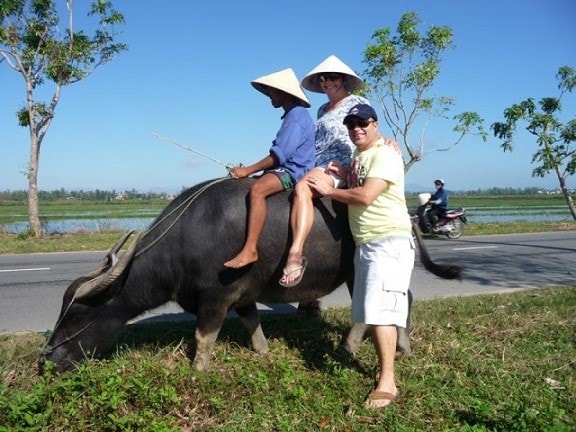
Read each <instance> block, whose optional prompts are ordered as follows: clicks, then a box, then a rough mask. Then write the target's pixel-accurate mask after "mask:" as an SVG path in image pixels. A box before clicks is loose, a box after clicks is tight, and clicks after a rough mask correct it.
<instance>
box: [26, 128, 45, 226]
mask: <svg viewBox="0 0 576 432" xmlns="http://www.w3.org/2000/svg"><path fill="white" fill-rule="evenodd" d="M30 129H31V130H30V165H29V166H28V223H29V225H30V232H31V233H32V235H34V236H35V237H42V224H41V223H40V210H39V205H38V162H39V157H38V156H39V154H40V142H39V140H38V136H37V135H36V134H35V133H34V131H33V129H32V128H30Z"/></svg>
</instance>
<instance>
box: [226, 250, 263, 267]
mask: <svg viewBox="0 0 576 432" xmlns="http://www.w3.org/2000/svg"><path fill="white" fill-rule="evenodd" d="M256 261H258V253H257V252H248V251H245V250H241V251H240V253H239V254H238V255H236V256H235V257H234V258H232V259H231V260H230V261H226V262H225V263H224V267H228V268H242V267H244V266H247V265H248V264H252V263H253V262H256Z"/></svg>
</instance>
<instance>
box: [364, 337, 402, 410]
mask: <svg viewBox="0 0 576 432" xmlns="http://www.w3.org/2000/svg"><path fill="white" fill-rule="evenodd" d="M372 338H373V340H374V346H375V348H376V353H377V354H378V363H379V365H380V376H379V378H378V384H377V386H376V389H375V392H382V393H388V394H390V395H392V396H394V395H397V394H398V393H399V392H398V388H397V387H396V380H395V377H394V355H395V354H396V339H397V330H396V326H373V327H372ZM392 399H393V397H391V398H390V399H385V398H374V399H370V398H369V399H368V400H367V401H366V406H367V408H383V407H385V406H387V405H389V404H390V403H391V402H392Z"/></svg>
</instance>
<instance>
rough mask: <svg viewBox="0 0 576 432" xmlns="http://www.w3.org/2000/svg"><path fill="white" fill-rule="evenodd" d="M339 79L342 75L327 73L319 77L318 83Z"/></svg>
mask: <svg viewBox="0 0 576 432" xmlns="http://www.w3.org/2000/svg"><path fill="white" fill-rule="evenodd" d="M340 78H342V75H340V74H337V73H327V74H322V75H320V81H322V82H325V81H336V80H339V79H340Z"/></svg>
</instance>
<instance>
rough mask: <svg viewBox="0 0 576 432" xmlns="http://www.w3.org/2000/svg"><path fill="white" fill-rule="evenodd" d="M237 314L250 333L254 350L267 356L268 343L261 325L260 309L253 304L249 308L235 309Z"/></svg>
mask: <svg viewBox="0 0 576 432" xmlns="http://www.w3.org/2000/svg"><path fill="white" fill-rule="evenodd" d="M235 311H236V313H237V314H238V315H239V316H240V321H242V324H243V325H244V328H246V330H247V331H248V334H249V335H250V338H251V341H252V349H253V350H254V351H256V352H257V353H260V354H265V353H267V352H268V341H267V340H266V336H264V332H263V331H262V325H261V324H260V315H258V308H257V307H256V303H252V304H251V305H249V306H245V307H242V308H238V309H235Z"/></svg>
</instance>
